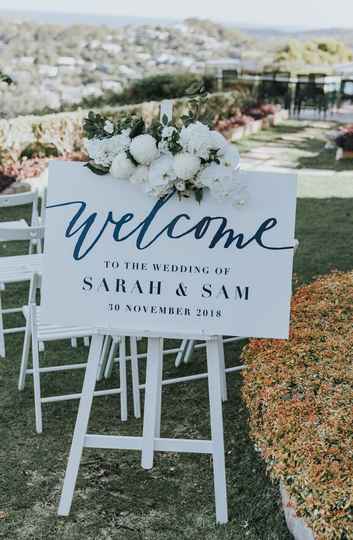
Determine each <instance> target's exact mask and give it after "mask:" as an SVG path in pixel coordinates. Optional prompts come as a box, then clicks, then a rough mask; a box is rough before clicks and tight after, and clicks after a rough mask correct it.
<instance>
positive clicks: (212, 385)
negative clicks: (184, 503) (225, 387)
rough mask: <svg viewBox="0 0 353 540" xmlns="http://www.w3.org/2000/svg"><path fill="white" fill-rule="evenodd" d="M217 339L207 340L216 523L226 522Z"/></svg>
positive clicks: (225, 486)
mask: <svg viewBox="0 0 353 540" xmlns="http://www.w3.org/2000/svg"><path fill="white" fill-rule="evenodd" d="M220 364H221V362H220V359H219V343H218V340H217V339H213V340H211V341H208V342H207V369H208V392H209V401H210V417H211V433H212V443H213V475H214V489H215V500H216V520H217V523H227V521H228V508H227V485H226V473H225V459H224V436H223V415H222V393H221V388H222V375H221V368H220Z"/></svg>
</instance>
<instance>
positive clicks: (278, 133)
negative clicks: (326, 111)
mask: <svg viewBox="0 0 353 540" xmlns="http://www.w3.org/2000/svg"><path fill="white" fill-rule="evenodd" d="M352 120H353V118H352ZM337 128H338V124H337V123H336V122H333V121H331V120H330V121H327V120H326V121H324V120H319V121H318V120H316V121H311V120H300V121H298V120H288V121H286V122H285V123H284V124H281V125H280V126H278V127H276V128H273V129H270V130H264V131H261V132H259V133H257V134H255V135H253V136H250V137H248V138H246V139H243V140H241V141H240V142H239V147H240V152H241V158H242V160H241V166H242V168H243V169H244V170H254V169H255V170H261V171H276V172H292V173H293V172H294V173H296V174H298V197H305V198H307V197H313V198H330V197H344V198H353V162H351V161H346V160H345V161H339V162H338V161H336V159H335V153H336V149H335V146H334V145H333V144H332V142H331V139H330V136H331V135H332V134H333V132H334V131H335V130H337Z"/></svg>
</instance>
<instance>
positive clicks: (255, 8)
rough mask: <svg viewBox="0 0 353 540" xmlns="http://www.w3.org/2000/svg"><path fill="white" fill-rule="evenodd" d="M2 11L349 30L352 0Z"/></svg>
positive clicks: (224, 0) (79, 1)
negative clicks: (217, 21)
mask: <svg viewBox="0 0 353 540" xmlns="http://www.w3.org/2000/svg"><path fill="white" fill-rule="evenodd" d="M0 8H2V9H11V10H12V9H18V10H26V11H28V10H31V11H52V12H55V11H60V12H70V13H86V14H88V13H96V14H101V15H106V14H111V15H125V16H140V17H161V18H172V19H182V18H186V17H191V16H197V17H200V18H208V19H214V20H219V21H229V22H234V23H242V24H244V23H245V24H254V25H267V26H286V27H290V26H292V27H298V26H299V27H302V26H305V27H310V28H319V27H333V26H344V27H350V28H353V0H145V1H144V0H128V1H122V0H75V1H72V0H60V1H59V2H58V1H57V0H56V1H55V2H53V1H52V0H0Z"/></svg>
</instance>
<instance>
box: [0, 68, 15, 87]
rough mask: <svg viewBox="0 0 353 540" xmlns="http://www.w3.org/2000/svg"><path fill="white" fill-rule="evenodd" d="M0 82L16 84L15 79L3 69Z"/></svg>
mask: <svg viewBox="0 0 353 540" xmlns="http://www.w3.org/2000/svg"><path fill="white" fill-rule="evenodd" d="M0 82H4V83H6V84H9V85H10V84H14V81H13V79H11V77H9V75H5V73H3V72H2V71H0Z"/></svg>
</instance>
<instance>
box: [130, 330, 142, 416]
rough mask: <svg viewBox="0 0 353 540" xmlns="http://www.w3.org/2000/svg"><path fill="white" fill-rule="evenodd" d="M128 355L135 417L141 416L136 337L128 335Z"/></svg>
mask: <svg viewBox="0 0 353 540" xmlns="http://www.w3.org/2000/svg"><path fill="white" fill-rule="evenodd" d="M130 356H131V375H132V394H133V401H134V415H135V418H141V399H140V377H139V364H138V358H137V339H136V337H134V336H132V337H130Z"/></svg>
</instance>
